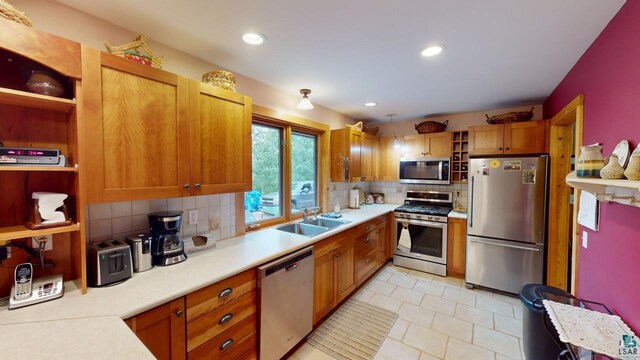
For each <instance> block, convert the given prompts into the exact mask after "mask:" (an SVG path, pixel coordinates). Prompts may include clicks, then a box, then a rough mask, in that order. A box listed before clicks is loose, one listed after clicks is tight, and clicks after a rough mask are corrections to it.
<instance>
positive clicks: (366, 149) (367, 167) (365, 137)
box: [360, 134, 374, 181]
mask: <svg viewBox="0 0 640 360" xmlns="http://www.w3.org/2000/svg"><path fill="white" fill-rule="evenodd" d="M361 139H362V140H361V141H362V144H361V145H362V146H361V147H360V154H361V157H360V161H361V169H362V173H361V174H360V175H361V176H362V180H363V181H373V142H374V137H373V136H371V135H369V134H362V137H361Z"/></svg>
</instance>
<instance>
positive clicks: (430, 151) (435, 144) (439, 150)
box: [402, 132, 453, 158]
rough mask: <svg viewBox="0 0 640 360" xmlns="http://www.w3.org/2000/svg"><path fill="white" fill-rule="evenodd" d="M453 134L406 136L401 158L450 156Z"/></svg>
mask: <svg viewBox="0 0 640 360" xmlns="http://www.w3.org/2000/svg"><path fill="white" fill-rule="evenodd" d="M452 142H453V133H451V132H441V133H433V134H420V135H407V136H405V137H404V147H403V151H402V157H405V158H421V157H425V156H433V157H449V156H451V151H452V145H451V144H452Z"/></svg>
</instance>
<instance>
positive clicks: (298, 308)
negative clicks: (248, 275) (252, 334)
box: [258, 246, 313, 360]
mask: <svg viewBox="0 0 640 360" xmlns="http://www.w3.org/2000/svg"><path fill="white" fill-rule="evenodd" d="M258 279H259V281H258V291H259V296H260V298H259V299H260V304H259V305H260V308H259V309H260V313H259V314H260V360H277V359H280V358H281V357H283V356H284V355H285V354H286V353H287V352H288V351H289V350H291V349H292V348H293V347H294V346H295V345H296V344H297V343H298V342H299V341H300V340H302V339H304V338H305V336H307V335H308V334H309V333H310V332H311V330H312V328H313V247H312V246H311V247H308V248H305V249H302V250H300V251H296V252H295V253H293V254H291V255H287V256H285V257H282V258H280V259H278V260H274V261H272V262H270V263H268V264H266V265H263V266H260V267H259V268H258Z"/></svg>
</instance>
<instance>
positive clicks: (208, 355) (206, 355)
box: [189, 314, 257, 360]
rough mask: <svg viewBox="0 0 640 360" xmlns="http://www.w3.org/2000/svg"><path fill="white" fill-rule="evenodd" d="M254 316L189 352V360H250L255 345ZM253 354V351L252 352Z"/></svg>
mask: <svg viewBox="0 0 640 360" xmlns="http://www.w3.org/2000/svg"><path fill="white" fill-rule="evenodd" d="M256 333H257V330H256V314H252V315H251V316H249V317H248V318H246V319H244V320H242V321H241V322H239V323H238V324H236V325H234V326H232V327H231V328H229V329H228V330H226V331H224V332H222V333H220V334H219V335H218V336H216V337H214V338H213V339H211V340H209V341H207V342H205V343H204V344H202V345H200V346H198V347H197V348H195V349H194V350H192V351H189V359H190V360H193V359H197V360H199V359H242V358H245V355H246V358H251V355H252V352H251V351H250V350H251V349H252V348H255V347H256V344H257V334H256ZM254 352H255V350H254Z"/></svg>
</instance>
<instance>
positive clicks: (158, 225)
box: [147, 211, 187, 266]
mask: <svg viewBox="0 0 640 360" xmlns="http://www.w3.org/2000/svg"><path fill="white" fill-rule="evenodd" d="M147 216H148V217H149V232H150V234H151V236H152V241H151V254H152V255H153V264H154V265H159V266H167V265H173V264H177V263H179V262H182V261H185V260H187V255H186V254H185V253H184V243H183V242H182V240H180V223H181V222H182V211H160V212H154V213H151V214H148V215H147Z"/></svg>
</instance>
